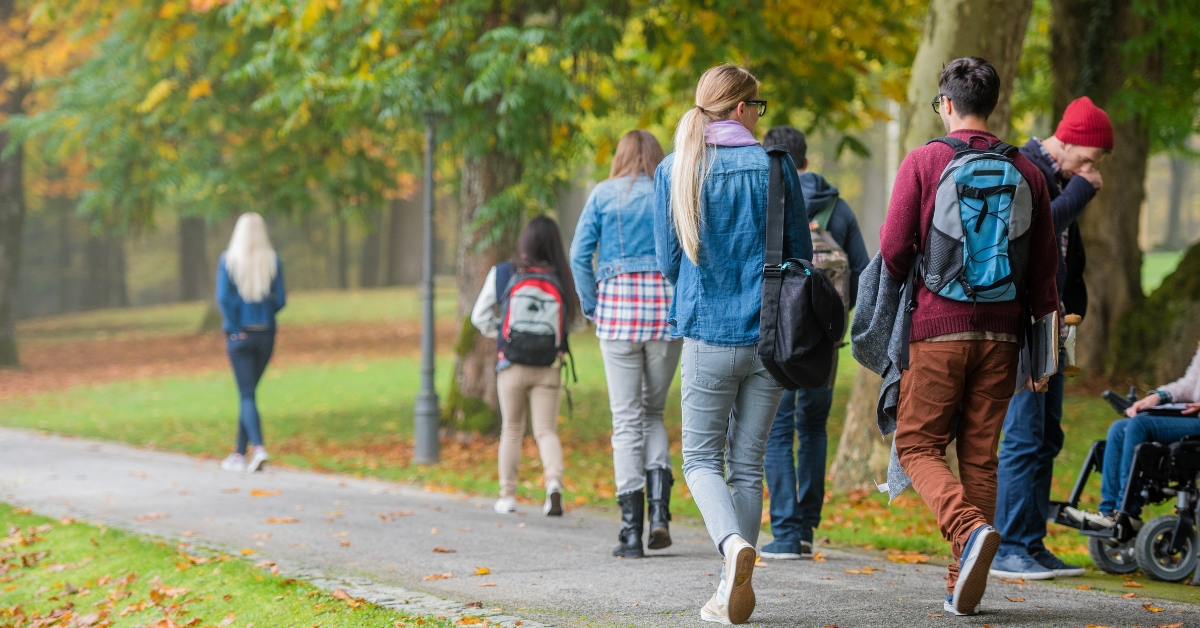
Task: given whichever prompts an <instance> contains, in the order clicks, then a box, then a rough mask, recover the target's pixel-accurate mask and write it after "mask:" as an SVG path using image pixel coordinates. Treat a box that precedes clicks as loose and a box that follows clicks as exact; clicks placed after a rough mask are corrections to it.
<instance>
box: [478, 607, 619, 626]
mask: <svg viewBox="0 0 1200 628" xmlns="http://www.w3.org/2000/svg"><path fill="white" fill-rule="evenodd" d="M634 606H637V604H634ZM483 623H485V622H484V620H482V619H480V618H478V617H471V616H468V617H463V618H462V619H460V620H458V621H456V622H454V625H455V626H477V625H482V624H483Z"/></svg>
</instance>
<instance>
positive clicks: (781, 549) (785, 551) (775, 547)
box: [759, 539, 802, 560]
mask: <svg viewBox="0 0 1200 628" xmlns="http://www.w3.org/2000/svg"><path fill="white" fill-rule="evenodd" d="M759 553H760V554H761V555H762V557H763V558H773V559H775V560H796V559H798V558H800V554H801V553H802V551H801V547H800V544H799V543H792V542H788V541H780V540H778V539H776V540H774V541H771V542H770V543H767V544H766V545H764V546H763V548H762V551H760V552H759Z"/></svg>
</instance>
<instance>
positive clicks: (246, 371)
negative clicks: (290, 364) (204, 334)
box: [225, 330, 275, 454]
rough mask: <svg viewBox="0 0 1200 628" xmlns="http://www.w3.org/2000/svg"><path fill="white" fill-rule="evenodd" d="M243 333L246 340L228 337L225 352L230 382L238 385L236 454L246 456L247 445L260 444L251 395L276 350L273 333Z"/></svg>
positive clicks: (256, 412) (253, 398)
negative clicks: (231, 376) (229, 367)
mask: <svg viewBox="0 0 1200 628" xmlns="http://www.w3.org/2000/svg"><path fill="white" fill-rule="evenodd" d="M245 333H246V338H245V339H238V338H233V337H231V338H229V340H227V341H226V342H225V351H226V353H228V354H229V362H230V363H231V364H233V378H234V380H236V381H237V387H238V397H239V398H240V400H241V403H240V406H239V410H238V434H237V451H238V453H239V454H245V453H246V443H247V441H249V443H250V444H251V445H254V446H256V447H257V446H260V445H262V444H263V438H262V426H261V424H260V423H259V419H258V405H257V404H256V403H255V397H254V392H255V389H257V388H258V380H260V379H262V375H263V371H266V370H267V362H269V361H270V360H271V352H272V351H273V350H274V349H275V331H274V330H271V331H247V332H245Z"/></svg>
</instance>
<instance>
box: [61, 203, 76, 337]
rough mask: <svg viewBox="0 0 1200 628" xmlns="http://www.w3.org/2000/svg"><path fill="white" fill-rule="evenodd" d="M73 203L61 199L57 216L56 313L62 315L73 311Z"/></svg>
mask: <svg viewBox="0 0 1200 628" xmlns="http://www.w3.org/2000/svg"><path fill="white" fill-rule="evenodd" d="M73 205H74V202H73V200H72V201H68V200H66V199H63V201H62V206H61V207H60V208H59V215H58V313H59V314H64V313H66V312H70V311H72V310H73V309H74V303H73V300H72V298H71V288H72V281H71V279H72V277H71V266H72V264H71V262H72V261H73V260H74V254H75V251H74V247H73V246H72V244H71V214H72V213H74V211H75V208H74V206H73Z"/></svg>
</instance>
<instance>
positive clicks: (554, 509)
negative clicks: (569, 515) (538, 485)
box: [542, 482, 563, 517]
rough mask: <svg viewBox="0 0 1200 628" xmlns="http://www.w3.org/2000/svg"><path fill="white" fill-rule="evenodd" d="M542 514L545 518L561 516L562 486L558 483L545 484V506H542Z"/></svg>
mask: <svg viewBox="0 0 1200 628" xmlns="http://www.w3.org/2000/svg"><path fill="white" fill-rule="evenodd" d="M542 514H543V515H546V516H547V517H561V516H562V514H563V508H562V484H560V483H558V482H547V483H546V504H545V505H544V506H542Z"/></svg>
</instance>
